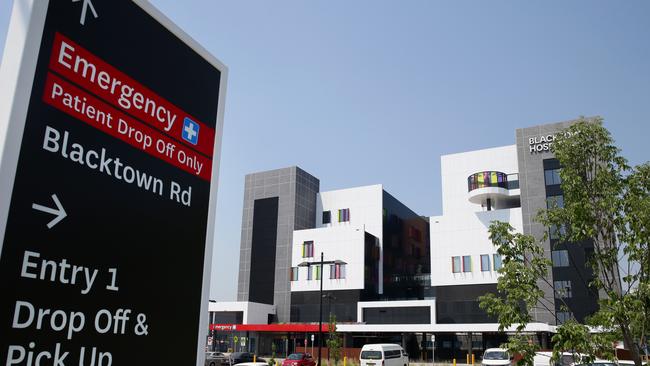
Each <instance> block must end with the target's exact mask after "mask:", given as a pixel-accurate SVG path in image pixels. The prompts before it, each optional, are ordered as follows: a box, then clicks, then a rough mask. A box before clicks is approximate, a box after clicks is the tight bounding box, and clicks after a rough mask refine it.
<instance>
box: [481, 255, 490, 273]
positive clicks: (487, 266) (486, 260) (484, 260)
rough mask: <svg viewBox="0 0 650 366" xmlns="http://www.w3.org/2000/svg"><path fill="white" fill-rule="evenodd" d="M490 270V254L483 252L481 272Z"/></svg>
mask: <svg viewBox="0 0 650 366" xmlns="http://www.w3.org/2000/svg"><path fill="white" fill-rule="evenodd" d="M489 271H490V256H489V255H487V254H481V272H489Z"/></svg>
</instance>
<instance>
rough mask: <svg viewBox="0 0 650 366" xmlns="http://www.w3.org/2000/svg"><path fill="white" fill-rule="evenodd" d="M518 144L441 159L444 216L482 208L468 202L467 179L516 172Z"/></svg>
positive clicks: (444, 156)
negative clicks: (491, 172) (481, 173)
mask: <svg viewBox="0 0 650 366" xmlns="http://www.w3.org/2000/svg"><path fill="white" fill-rule="evenodd" d="M518 170H519V168H518V163H517V145H508V146H502V147H495V148H491V149H483V150H476V151H469V152H465V153H459V154H451V155H443V156H442V157H441V158H440V173H441V177H442V214H443V215H448V214H453V213H456V212H462V213H465V212H474V211H478V210H480V209H481V208H480V206H477V205H476V204H474V203H471V202H469V200H468V192H467V177H469V176H470V175H472V174H474V173H478V172H482V171H499V172H502V173H506V174H512V173H517V172H518Z"/></svg>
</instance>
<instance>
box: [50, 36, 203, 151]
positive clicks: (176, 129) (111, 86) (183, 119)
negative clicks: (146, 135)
mask: <svg viewBox="0 0 650 366" xmlns="http://www.w3.org/2000/svg"><path fill="white" fill-rule="evenodd" d="M50 69H51V70H53V71H55V72H56V73H58V74H60V75H61V76H63V77H65V78H66V79H68V80H70V81H72V82H74V83H76V84H77V85H79V86H81V87H82V88H84V89H86V90H88V91H90V92H91V93H93V94H95V95H97V96H99V97H100V98H102V99H104V100H105V101H107V102H108V103H110V104H112V105H113V106H115V107H117V108H119V109H121V110H122V111H123V112H125V113H127V114H130V115H132V116H134V117H135V118H138V119H140V120H142V121H144V122H145V123H147V124H148V125H150V126H152V127H154V128H155V129H157V130H159V131H162V132H164V133H165V134H167V135H169V136H171V137H172V138H173V139H175V140H178V141H180V142H182V143H183V144H185V145H187V146H188V147H190V148H192V149H195V150H197V151H199V152H201V153H203V154H205V155H207V156H209V157H212V155H213V146H214V136H215V131H214V129H213V128H210V127H208V126H207V125H205V124H204V123H201V122H200V121H199V120H198V119H196V118H194V117H192V116H190V115H189V114H188V113H186V112H184V111H183V110H181V109H180V108H178V107H176V106H175V105H174V104H172V103H171V102H169V101H167V100H166V99H164V98H163V97H161V96H159V95H157V94H156V93H154V92H153V91H151V90H149V89H148V88H147V87H145V86H144V85H142V84H140V83H138V82H137V81H135V80H133V79H131V78H130V77H129V76H128V75H126V74H124V73H123V72H121V71H119V70H118V69H116V68H115V67H113V66H111V65H110V64H108V63H106V62H105V61H103V60H102V59H100V58H99V57H97V56H95V55H94V54H92V53H90V52H89V51H87V50H86V49H84V48H83V47H81V46H79V45H78V44H76V43H75V42H73V41H71V40H70V39H68V38H66V37H65V36H63V35H62V34H60V33H58V32H57V33H56V34H55V37H54V45H53V48H52V55H51V57H50ZM161 77H164V75H161Z"/></svg>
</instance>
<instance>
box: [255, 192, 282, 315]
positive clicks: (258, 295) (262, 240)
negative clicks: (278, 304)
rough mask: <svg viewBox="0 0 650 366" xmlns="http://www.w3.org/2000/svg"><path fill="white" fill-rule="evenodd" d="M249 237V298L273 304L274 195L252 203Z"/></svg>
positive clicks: (276, 228) (276, 231) (275, 213)
mask: <svg viewBox="0 0 650 366" xmlns="http://www.w3.org/2000/svg"><path fill="white" fill-rule="evenodd" d="M253 207H254V213H253V239H252V241H251V256H250V258H251V263H254V266H251V269H250V282H249V284H248V288H249V289H250V295H249V297H248V300H249V301H252V302H259V303H262V304H269V305H273V293H274V291H273V289H274V285H275V282H274V281H275V258H276V257H275V252H276V244H277V243H276V240H277V234H278V197H271V198H262V199H259V200H255V203H254V204H253Z"/></svg>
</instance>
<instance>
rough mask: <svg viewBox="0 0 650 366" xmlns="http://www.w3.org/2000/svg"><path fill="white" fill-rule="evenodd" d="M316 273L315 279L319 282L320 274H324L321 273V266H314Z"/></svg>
mask: <svg viewBox="0 0 650 366" xmlns="http://www.w3.org/2000/svg"><path fill="white" fill-rule="evenodd" d="M309 267H310V268H311V266H309ZM314 272H315V273H314V279H315V280H317V281H318V280H320V274H321V272H322V271H321V266H320V265H317V266H314Z"/></svg>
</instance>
